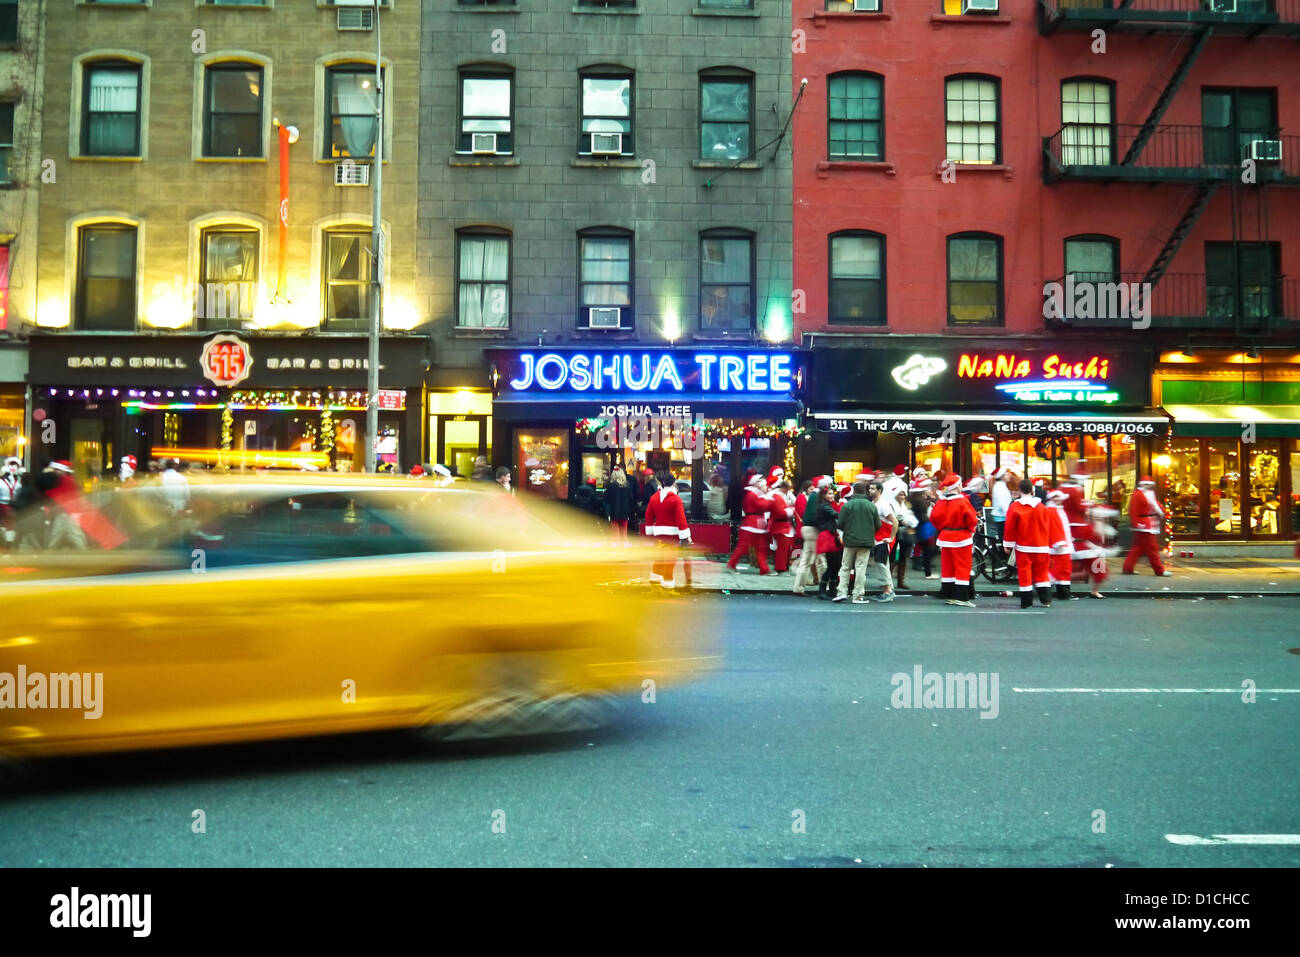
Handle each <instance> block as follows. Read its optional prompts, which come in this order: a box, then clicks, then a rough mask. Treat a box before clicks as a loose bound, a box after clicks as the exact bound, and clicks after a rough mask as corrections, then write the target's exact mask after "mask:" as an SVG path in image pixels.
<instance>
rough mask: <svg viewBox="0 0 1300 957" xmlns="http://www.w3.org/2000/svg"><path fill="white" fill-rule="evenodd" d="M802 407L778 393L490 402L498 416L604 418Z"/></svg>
mask: <svg viewBox="0 0 1300 957" xmlns="http://www.w3.org/2000/svg"><path fill="white" fill-rule="evenodd" d="M801 411H802V407H801V406H800V404H799V402H798V401H796V400H794V399H789V398H785V399H782V398H780V397H779V396H777V397H762V398H759V397H755V398H747V397H743V396H736V397H734V398H730V399H721V400H720V399H718V398H717V396H714V395H710V396H707V397H705V396H697V395H691V394H677V395H654V396H649V397H647V396H644V395H590V396H581V397H574V398H570V397H565V398H539V397H538V396H536V395H523V394H518V395H502V396H500V397H499V398H497V399H496V400H495V401H494V402H493V403H492V414H493V415H494V416H496V417H497V418H498V419H509V420H515V421H522V420H525V419H570V420H573V421H577V420H578V419H607V418H611V417H615V416H618V417H627V416H644V415H656V416H661V417H664V418H669V417H671V418H678V419H681V418H694V417H695V416H697V415H698V416H703V417H704V418H706V419H744V420H748V421H758V420H769V419H770V420H775V421H778V422H779V421H783V420H785V419H793V418H796V417H797V416H798V415H799V413H800V412H801Z"/></svg>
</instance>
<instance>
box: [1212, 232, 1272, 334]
mask: <svg viewBox="0 0 1300 957" xmlns="http://www.w3.org/2000/svg"><path fill="white" fill-rule="evenodd" d="M1281 250H1282V246H1281V243H1206V244H1205V301H1206V307H1207V313H1208V317H1209V318H1210V319H1219V320H1224V321H1226V322H1227V323H1228V324H1229V325H1230V324H1232V322H1233V321H1237V322H1238V323H1239V325H1240V327H1241V328H1243V329H1246V328H1258V327H1260V326H1261V325H1262V323H1263V320H1265V319H1269V318H1270V317H1272V316H1276V315H1278V307H1279V306H1280V304H1281V303H1280V299H1279V292H1280V290H1279V280H1280V279H1281V265H1282V255H1281Z"/></svg>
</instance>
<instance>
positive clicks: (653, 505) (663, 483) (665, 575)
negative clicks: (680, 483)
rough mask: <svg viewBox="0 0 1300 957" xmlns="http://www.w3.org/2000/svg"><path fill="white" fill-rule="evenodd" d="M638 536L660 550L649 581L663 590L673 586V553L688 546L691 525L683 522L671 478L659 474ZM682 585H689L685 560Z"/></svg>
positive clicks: (678, 500) (675, 561)
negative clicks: (646, 537) (657, 545)
mask: <svg viewBox="0 0 1300 957" xmlns="http://www.w3.org/2000/svg"><path fill="white" fill-rule="evenodd" d="M641 533H642V534H643V535H648V536H650V537H651V538H653V539H654V540H655V541H656V542H657V543H658V544H659V547H660V554H661V556H662V557H661V558H660V560H659V561H656V562H655V563H654V566H653V568H652V570H651V572H650V581H652V582H659V583H660V584H661V585H663V587H664V588H672V587H674V584H675V583H674V581H673V569H674V568H675V567H676V565H677V554H676V551H677V549H679V548H680V547H681V546H682V545H689V544H691V526H690V525H689V524H688V523H687V521H686V509H685V507H684V506H683V505H682V500H681V497H680V496H679V495H678V494H677V487H676V485H675V484H674V482H673V478H672V476H671V475H669V474H667V473H665V472H661V473H660V475H659V488H658V491H656V492H655V493H654V494H653V495H651V496H650V499H649V501H647V502H646V506H645V521H644V522H643V523H642V525H641ZM686 572H687V574H686V584H687V585H689V584H690V582H691V576H690V567H689V559H688V566H687V569H686Z"/></svg>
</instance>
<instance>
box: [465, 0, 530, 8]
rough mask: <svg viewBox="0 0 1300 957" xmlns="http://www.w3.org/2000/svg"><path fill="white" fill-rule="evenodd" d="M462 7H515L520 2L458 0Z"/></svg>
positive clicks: (511, 0)
mask: <svg viewBox="0 0 1300 957" xmlns="http://www.w3.org/2000/svg"><path fill="white" fill-rule="evenodd" d="M456 2H457V3H459V4H460V5H461V6H462V7H513V6H514V5H515V4H516V3H518V2H519V0H456Z"/></svg>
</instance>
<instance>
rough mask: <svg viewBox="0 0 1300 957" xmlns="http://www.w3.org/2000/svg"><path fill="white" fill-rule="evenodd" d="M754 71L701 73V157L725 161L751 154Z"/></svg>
mask: <svg viewBox="0 0 1300 957" xmlns="http://www.w3.org/2000/svg"><path fill="white" fill-rule="evenodd" d="M753 131H754V74H752V73H750V72H749V71H748V70H739V69H726V68H722V69H711V70H702V71H701V72H700V159H704V160H716V161H718V162H728V161H733V160H747V159H750V158H752V157H753V155H754V135H753Z"/></svg>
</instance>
